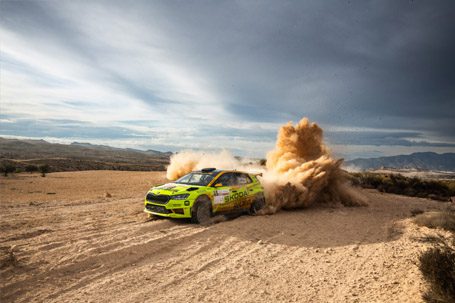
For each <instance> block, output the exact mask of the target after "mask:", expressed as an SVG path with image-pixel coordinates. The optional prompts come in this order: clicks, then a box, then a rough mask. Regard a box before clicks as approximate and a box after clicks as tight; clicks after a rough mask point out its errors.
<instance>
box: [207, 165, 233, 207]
mask: <svg viewBox="0 0 455 303" xmlns="http://www.w3.org/2000/svg"><path fill="white" fill-rule="evenodd" d="M235 185H236V176H235V173H233V172H226V173H224V174H222V175H221V176H220V177H218V179H217V180H215V182H214V183H213V186H214V187H215V188H216V189H215V191H214V192H213V205H212V210H213V212H225V211H229V210H231V209H233V208H234V203H233V202H234V201H233V200H232V197H233V194H235V193H236V192H237V189H236V186H235Z"/></svg>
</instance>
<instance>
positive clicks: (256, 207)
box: [248, 195, 265, 215]
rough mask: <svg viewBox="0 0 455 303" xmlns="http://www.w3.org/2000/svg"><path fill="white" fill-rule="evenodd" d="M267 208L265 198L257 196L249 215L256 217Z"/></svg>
mask: <svg viewBox="0 0 455 303" xmlns="http://www.w3.org/2000/svg"><path fill="white" fill-rule="evenodd" d="M264 206H265V198H264V196H263V195H258V196H256V198H255V199H254V201H253V203H252V204H251V206H250V210H249V211H248V213H249V214H250V215H255V214H257V213H258V211H260V210H261V209H263V208H264Z"/></svg>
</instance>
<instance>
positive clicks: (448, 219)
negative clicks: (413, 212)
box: [414, 209, 455, 232]
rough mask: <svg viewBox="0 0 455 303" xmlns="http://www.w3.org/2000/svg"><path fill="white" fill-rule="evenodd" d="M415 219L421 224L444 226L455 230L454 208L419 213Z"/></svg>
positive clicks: (435, 226)
mask: <svg viewBox="0 0 455 303" xmlns="http://www.w3.org/2000/svg"><path fill="white" fill-rule="evenodd" d="M414 221H415V223H416V224H417V225H419V226H426V227H429V228H442V229H445V230H448V231H452V232H455V211H453V210H449V209H447V210H444V211H432V212H426V213H423V214H420V215H417V216H416V217H415V219H414Z"/></svg>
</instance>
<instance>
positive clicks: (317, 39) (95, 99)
mask: <svg viewBox="0 0 455 303" xmlns="http://www.w3.org/2000/svg"><path fill="white" fill-rule="evenodd" d="M0 11H1V13H0V17H1V18H0V35H1V40H2V46H1V58H0V59H1V61H0V64H1V65H0V66H1V78H0V114H1V118H0V135H9V136H14V135H16V136H25V137H27V136H28V137H44V136H46V137H51V138H56V139H59V138H60V139H62V140H64V139H65V138H86V139H90V140H92V142H94V143H96V142H104V143H106V142H109V140H112V142H113V143H114V144H117V145H119V144H120V145H122V146H125V145H126V146H128V145H129V144H131V145H134V146H131V147H138V146H141V147H144V148H156V147H157V146H159V147H162V148H163V149H165V150H166V149H170V150H179V149H181V148H204V147H207V148H216V147H225V148H229V149H232V150H233V151H234V152H238V153H241V154H245V155H250V156H251V155H253V156H262V155H263V154H264V153H265V152H266V150H267V149H268V148H270V147H271V146H272V145H273V141H274V138H275V136H276V128H277V127H278V126H279V125H280V124H282V123H284V122H286V121H288V120H293V121H297V120H299V119H300V118H301V117H303V116H307V117H309V118H310V119H311V120H314V121H317V122H318V123H320V124H321V125H322V126H323V128H324V129H325V130H326V134H327V139H328V141H329V143H330V144H332V148H333V149H334V151H335V152H336V153H339V154H340V155H342V156H345V157H348V158H350V157H351V156H352V155H354V154H355V155H360V156H363V155H370V154H371V153H372V151H373V152H377V155H382V154H385V153H387V154H393V153H394V152H396V153H398V152H405V153H409V152H412V151H414V150H421V148H424V149H425V150H433V151H454V150H455V111H454V106H455V58H454V56H453V53H455V39H454V38H453V32H455V22H454V21H453V20H455V4H454V3H453V2H452V1H438V2H420V1H381V2H378V1H345V2H342V1H305V2H287V1H260V2H252V1H237V2H234V1H226V2H208V1H179V2H177V1H153V2H150V1H143V2H142V1H134V2H123V1H122V2H121V1H118V2H117V1H108V2H104V1H95V2H93V1H77V2H72V1H39V2H38V1H2V2H0ZM140 138H142V139H140ZM348 145H349V146H348ZM366 146H369V147H368V148H367V147H366ZM371 146H381V148H379V149H376V151H374V150H373V149H372V148H370V147H371ZM385 150H387V152H386V151H385Z"/></svg>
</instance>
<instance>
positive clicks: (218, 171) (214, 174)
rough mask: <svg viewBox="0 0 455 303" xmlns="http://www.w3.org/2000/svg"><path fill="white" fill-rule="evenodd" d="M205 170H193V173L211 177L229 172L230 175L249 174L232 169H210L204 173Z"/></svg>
mask: <svg viewBox="0 0 455 303" xmlns="http://www.w3.org/2000/svg"><path fill="white" fill-rule="evenodd" d="M206 170H207V169H205V168H203V169H201V170H195V171H193V173H205V174H211V175H213V176H216V175H218V174H219V173H221V172H230V173H243V174H249V173H247V172H244V171H239V170H233V169H210V171H206Z"/></svg>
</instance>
